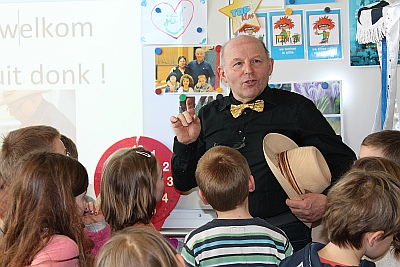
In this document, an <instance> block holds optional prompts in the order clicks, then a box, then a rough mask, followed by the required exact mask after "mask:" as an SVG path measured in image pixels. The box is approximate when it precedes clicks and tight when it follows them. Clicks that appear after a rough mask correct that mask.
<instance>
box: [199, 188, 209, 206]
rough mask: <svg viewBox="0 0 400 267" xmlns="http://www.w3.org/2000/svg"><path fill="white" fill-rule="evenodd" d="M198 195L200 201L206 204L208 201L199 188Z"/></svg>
mask: <svg viewBox="0 0 400 267" xmlns="http://www.w3.org/2000/svg"><path fill="white" fill-rule="evenodd" d="M199 197H200V199H201V201H203V203H204V205H208V201H207V199H206V198H205V197H204V195H203V192H201V190H200V189H199Z"/></svg>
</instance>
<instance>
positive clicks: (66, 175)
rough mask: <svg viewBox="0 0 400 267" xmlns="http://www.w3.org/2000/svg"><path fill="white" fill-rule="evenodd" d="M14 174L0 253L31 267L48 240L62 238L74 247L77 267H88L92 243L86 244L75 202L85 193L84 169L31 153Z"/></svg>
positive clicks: (47, 154) (58, 157)
mask: <svg viewBox="0 0 400 267" xmlns="http://www.w3.org/2000/svg"><path fill="white" fill-rule="evenodd" d="M16 169H17V170H16V179H15V181H14V183H13V184H12V185H11V187H10V198H9V208H8V212H7V214H6V217H5V221H4V236H3V237H2V240H1V244H0V250H1V252H2V253H3V252H6V251H11V253H10V255H9V256H10V259H14V260H18V261H19V263H21V264H20V265H19V266H25V265H29V264H30V262H31V261H32V260H33V257H34V256H35V255H36V253H37V252H38V251H39V250H40V249H42V248H43V247H44V246H45V244H46V243H47V242H48V241H49V239H50V238H51V237H52V236H53V235H55V234H60V235H65V236H68V237H70V238H71V239H72V240H74V241H75V242H76V243H77V245H78V248H79V251H80V255H79V259H80V262H81V266H88V263H89V262H90V257H88V256H87V255H88V254H90V245H91V242H90V241H89V240H88V239H86V238H85V235H84V232H83V227H84V225H83V222H82V218H81V216H82V215H81V214H79V213H78V205H77V203H76V201H75V197H76V196H77V195H79V194H82V193H83V192H85V191H86V188H87V184H88V181H87V179H88V177H87V172H86V169H85V168H84V167H83V165H82V164H81V163H79V162H78V161H77V160H75V159H72V158H70V157H67V156H65V155H62V154H59V153H54V152H32V153H29V154H27V155H25V156H24V157H23V158H21V160H20V161H19V162H18V164H17V166H16ZM85 178H86V182H85ZM42 240H44V242H41V241H42Z"/></svg>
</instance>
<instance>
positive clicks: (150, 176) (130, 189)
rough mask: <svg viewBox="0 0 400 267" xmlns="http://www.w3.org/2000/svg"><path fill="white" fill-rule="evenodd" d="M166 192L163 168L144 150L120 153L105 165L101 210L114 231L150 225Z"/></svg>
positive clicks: (141, 148) (137, 149)
mask: <svg viewBox="0 0 400 267" xmlns="http://www.w3.org/2000/svg"><path fill="white" fill-rule="evenodd" d="M163 192H164V179H163V173H162V169H161V166H160V164H159V163H158V160H157V158H156V157H155V156H154V155H153V154H152V153H151V152H149V151H148V150H146V149H144V148H143V147H136V148H122V149H119V150H117V151H116V152H114V154H112V155H111V156H110V157H109V158H108V159H107V160H106V162H105V163H104V166H103V172H102V177H101V185H100V203H101V204H100V207H101V210H102V212H103V214H104V217H105V219H106V221H107V222H108V223H109V224H110V226H111V229H112V230H113V231H118V230H121V229H123V228H125V227H127V226H130V225H134V224H135V223H143V224H149V223H150V219H151V217H152V216H153V213H154V209H155V207H156V204H157V202H158V201H160V200H161V198H162V195H163Z"/></svg>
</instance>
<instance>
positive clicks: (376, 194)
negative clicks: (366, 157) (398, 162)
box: [323, 169, 400, 259]
mask: <svg viewBox="0 0 400 267" xmlns="http://www.w3.org/2000/svg"><path fill="white" fill-rule="evenodd" d="M399 210H400V182H399V179H398V178H395V177H393V176H392V175H390V174H388V173H385V172H382V171H364V170H353V169H351V170H350V171H349V172H347V173H346V174H345V175H344V176H343V177H342V178H341V179H340V180H339V181H338V182H337V183H336V184H335V185H334V186H333V187H332V188H331V189H330V191H329V193H328V197H327V205H326V211H325V214H324V217H323V223H324V224H325V227H326V229H327V232H328V239H329V241H330V242H332V243H333V244H335V245H337V246H339V247H340V248H350V249H362V248H364V247H365V249H366V253H365V255H366V256H368V257H370V258H372V259H375V258H377V257H379V256H381V255H383V254H384V253H385V252H386V251H387V250H388V249H389V246H390V243H391V242H392V238H393V236H394V235H397V234H398V233H399V229H400V213H399ZM366 240H367V241H366ZM367 242H368V243H367Z"/></svg>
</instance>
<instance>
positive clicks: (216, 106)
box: [171, 35, 356, 250]
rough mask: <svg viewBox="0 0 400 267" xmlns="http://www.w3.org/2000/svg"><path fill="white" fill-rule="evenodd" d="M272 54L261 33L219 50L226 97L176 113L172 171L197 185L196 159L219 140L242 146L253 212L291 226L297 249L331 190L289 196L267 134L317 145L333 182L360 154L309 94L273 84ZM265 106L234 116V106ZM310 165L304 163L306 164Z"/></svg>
mask: <svg viewBox="0 0 400 267" xmlns="http://www.w3.org/2000/svg"><path fill="white" fill-rule="evenodd" d="M273 65H274V60H273V59H272V58H270V57H269V52H268V51H267V50H266V48H265V46H264V44H263V43H262V42H261V41H259V40H258V39H257V38H254V37H251V36H246V35H240V36H238V37H236V38H234V39H232V40H230V41H229V42H227V43H226V44H225V46H224V47H223V49H222V64H221V66H220V67H219V68H218V71H219V74H220V77H221V78H222V80H223V81H224V82H226V83H228V85H229V87H230V89H231V92H230V94H229V96H226V97H223V98H221V99H217V100H215V101H213V102H211V103H210V104H208V105H206V106H204V107H203V108H202V109H201V110H200V111H199V114H198V116H196V115H195V112H194V104H193V103H192V101H191V100H190V99H188V101H187V111H185V112H183V113H181V114H178V116H177V117H174V116H172V117H171V123H172V126H173V128H174V130H175V134H176V137H175V140H174V146H173V152H174V154H173V157H172V175H173V178H174V185H175V187H176V188H177V189H178V190H181V191H188V190H190V189H192V188H194V187H196V186H197V184H196V180H195V176H194V173H195V169H196V165H197V162H198V160H199V158H200V157H201V156H202V155H203V154H204V153H205V151H206V150H207V149H209V148H211V147H213V146H215V145H225V146H230V147H233V148H236V149H238V150H239V151H240V152H241V153H242V154H243V155H244V157H245V158H246V159H247V162H248V164H249V166H250V169H251V173H252V175H253V176H254V179H255V183H256V189H255V191H254V192H252V193H250V195H249V208H250V213H251V215H252V216H254V217H260V218H263V219H265V220H266V221H268V222H270V223H271V224H273V225H275V226H278V227H279V228H281V229H282V230H284V231H285V232H286V234H287V235H288V237H289V240H290V242H291V243H292V245H293V247H294V249H295V250H299V249H300V248H302V247H304V246H305V245H306V244H307V243H309V242H310V241H311V236H310V229H309V228H308V227H307V226H305V225H304V224H303V223H302V222H313V221H317V220H319V219H320V218H322V215H323V213H324V211H325V203H326V192H327V190H329V187H328V188H327V189H326V190H325V191H324V192H323V194H317V193H307V194H304V195H302V196H301V197H302V200H290V199H287V195H286V193H285V191H284V190H283V189H282V187H281V186H280V184H279V183H278V182H277V180H276V179H275V177H274V175H273V174H272V172H271V170H270V169H269V167H268V165H267V162H266V160H265V157H264V153H263V146H262V142H263V138H264V136H265V135H266V134H268V133H273V132H276V133H281V134H283V135H286V136H287V137H289V138H291V139H292V140H293V141H295V142H296V143H297V144H298V145H299V146H315V147H317V148H318V149H319V150H320V151H321V153H322V154H323V155H324V157H325V160H326V162H327V163H328V166H329V168H330V171H331V173H332V183H334V182H335V181H336V180H337V179H338V178H339V177H340V176H341V174H343V173H344V172H345V171H346V170H347V169H348V168H349V167H350V165H351V164H352V163H353V161H354V160H355V159H356V156H355V154H354V152H353V151H352V150H351V149H350V148H349V147H348V146H346V145H345V144H344V143H343V142H342V140H341V137H340V136H337V135H336V134H335V132H334V131H333V129H332V127H331V126H330V125H329V123H328V122H327V121H326V119H325V118H324V116H323V115H322V114H321V113H320V112H319V111H318V109H317V108H316V107H315V105H314V104H313V103H312V102H311V101H310V100H308V99H307V98H305V97H303V96H301V95H299V94H296V93H291V92H287V91H284V90H279V89H271V88H269V87H268V80H269V76H270V75H271V73H272V70H273ZM242 103H243V104H244V103H248V104H253V103H257V104H256V105H260V104H261V105H262V104H263V107H261V109H258V110H253V109H250V108H247V109H245V110H244V111H243V113H241V114H240V115H238V114H235V117H236V116H237V117H236V118H235V117H234V116H233V115H232V113H231V111H230V109H231V105H237V104H242ZM304 167H305V168H307V166H306V165H305V166H304Z"/></svg>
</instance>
